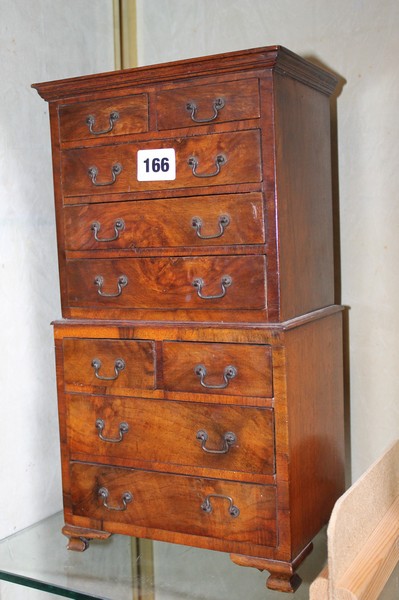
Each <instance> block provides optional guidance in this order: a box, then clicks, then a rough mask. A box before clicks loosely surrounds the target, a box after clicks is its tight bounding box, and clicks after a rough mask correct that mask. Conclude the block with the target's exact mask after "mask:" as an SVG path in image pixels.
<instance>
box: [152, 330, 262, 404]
mask: <svg viewBox="0 0 399 600" xmlns="http://www.w3.org/2000/svg"><path fill="white" fill-rule="evenodd" d="M163 377H164V386H165V389H167V390H174V391H179V392H191V393H192V392H197V393H210V394H232V395H234V394H238V395H240V396H262V397H271V396H272V395H273V378H272V355H271V347H270V346H264V345H255V344H254V345H252V344H228V343H226V344H217V343H213V344H207V343H200V342H164V344H163Z"/></svg>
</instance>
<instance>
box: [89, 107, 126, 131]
mask: <svg viewBox="0 0 399 600" xmlns="http://www.w3.org/2000/svg"><path fill="white" fill-rule="evenodd" d="M118 119H119V113H118V112H117V111H116V110H113V111H112V112H111V113H110V115H109V127H108V129H103V130H101V131H94V129H93V125H94V123H95V122H96V117H95V116H94V115H88V117H87V119H86V125H87V127H88V128H89V131H90V133H92V134H93V135H104V133H109V132H110V131H112V130H113V128H114V125H115V123H116V121H117V120H118Z"/></svg>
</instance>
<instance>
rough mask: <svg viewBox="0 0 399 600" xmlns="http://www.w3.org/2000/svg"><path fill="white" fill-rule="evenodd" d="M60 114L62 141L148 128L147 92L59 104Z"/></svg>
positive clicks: (132, 131)
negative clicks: (122, 96)
mask: <svg viewBox="0 0 399 600" xmlns="http://www.w3.org/2000/svg"><path fill="white" fill-rule="evenodd" d="M58 115H59V122H60V137H61V142H71V141H79V140H86V139H92V138H113V137H115V136H118V135H125V134H129V133H142V132H146V131H148V101H147V95H146V94H138V95H136V96H128V97H124V98H113V99H111V98H109V99H107V100H98V101H97V102H95V101H94V102H93V101H90V102H80V103H79V104H66V105H64V106H61V107H60V108H59V113H58Z"/></svg>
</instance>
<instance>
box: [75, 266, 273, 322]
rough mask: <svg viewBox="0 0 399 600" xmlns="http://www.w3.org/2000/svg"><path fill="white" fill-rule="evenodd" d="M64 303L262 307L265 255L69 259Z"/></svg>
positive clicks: (131, 306) (119, 305)
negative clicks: (66, 297) (66, 298)
mask: <svg viewBox="0 0 399 600" xmlns="http://www.w3.org/2000/svg"><path fill="white" fill-rule="evenodd" d="M67 280H68V305H69V306H70V307H81V308H126V309H132V308H159V309H165V310H175V309H203V310H207V309H220V310H230V309H231V310H233V309H244V310H245V309H252V310H253V309H262V308H264V307H265V302H266V297H265V257H264V256H214V257H212V256H211V257H210V256H201V257H193V258H187V257H166V258H131V259H130V258H129V259H128V258H125V259H123V258H122V259H115V260H112V259H90V260H86V259H80V260H69V261H67Z"/></svg>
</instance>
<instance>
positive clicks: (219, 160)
mask: <svg viewBox="0 0 399 600" xmlns="http://www.w3.org/2000/svg"><path fill="white" fill-rule="evenodd" d="M226 162H227V158H226V157H225V156H224V155H223V154H218V155H217V157H216V158H215V166H216V170H215V171H214V172H213V173H197V167H198V160H197V159H196V158H195V156H190V158H189V159H188V160H187V163H188V165H189V166H190V167H191V169H192V171H193V175H194V177H215V176H216V175H219V173H220V167H221V166H222V165H224V164H226Z"/></svg>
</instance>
